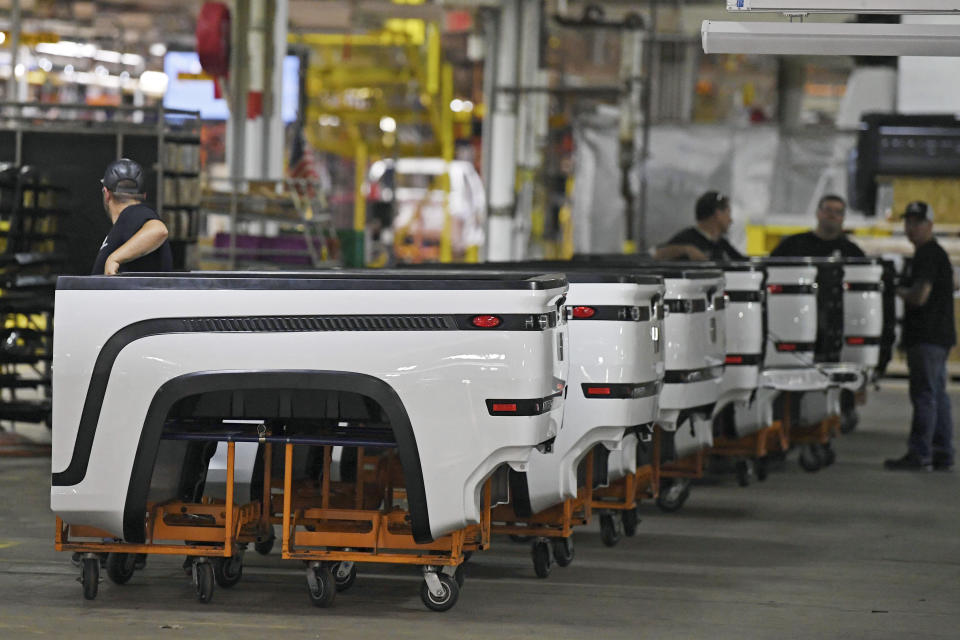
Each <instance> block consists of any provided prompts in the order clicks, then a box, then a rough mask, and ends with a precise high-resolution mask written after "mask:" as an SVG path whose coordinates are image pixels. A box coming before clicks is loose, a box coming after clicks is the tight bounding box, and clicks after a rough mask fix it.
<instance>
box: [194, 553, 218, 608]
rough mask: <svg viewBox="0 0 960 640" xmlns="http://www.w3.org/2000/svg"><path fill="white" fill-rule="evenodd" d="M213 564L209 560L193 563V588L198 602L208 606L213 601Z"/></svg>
mask: <svg viewBox="0 0 960 640" xmlns="http://www.w3.org/2000/svg"><path fill="white" fill-rule="evenodd" d="M214 584H215V581H214V577H213V563H212V562H210V561H209V560H197V561H196V562H194V563H193V588H194V590H195V591H196V593H197V600H199V601H200V602H202V603H204V604H207V603H209V602H210V601H211V600H213V585H214Z"/></svg>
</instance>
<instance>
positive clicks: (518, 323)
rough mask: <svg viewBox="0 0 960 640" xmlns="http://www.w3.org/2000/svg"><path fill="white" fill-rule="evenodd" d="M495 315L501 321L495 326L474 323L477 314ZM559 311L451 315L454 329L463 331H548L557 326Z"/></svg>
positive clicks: (478, 314)
mask: <svg viewBox="0 0 960 640" xmlns="http://www.w3.org/2000/svg"><path fill="white" fill-rule="evenodd" d="M480 315H483V316H495V317H497V318H498V319H499V320H500V323H499V324H498V325H497V326H495V327H478V326H476V325H475V324H473V319H474V318H476V317H477V316H480ZM559 315H560V314H559V313H558V312H556V311H549V312H547V313H488V314H485V313H471V314H457V315H454V316H449V317H450V318H451V319H452V321H453V323H454V326H453V328H454V329H459V330H461V331H546V330H547V329H553V328H554V327H556V326H557V323H558V321H559Z"/></svg>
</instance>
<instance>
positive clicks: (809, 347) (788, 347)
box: [774, 341, 817, 353]
mask: <svg viewBox="0 0 960 640" xmlns="http://www.w3.org/2000/svg"><path fill="white" fill-rule="evenodd" d="M774 346H775V347H776V349H777V351H779V352H780V353H794V352H797V353H803V352H804V351H815V350H816V348H817V345H816V344H815V343H813V342H786V341H784V342H775V343H774Z"/></svg>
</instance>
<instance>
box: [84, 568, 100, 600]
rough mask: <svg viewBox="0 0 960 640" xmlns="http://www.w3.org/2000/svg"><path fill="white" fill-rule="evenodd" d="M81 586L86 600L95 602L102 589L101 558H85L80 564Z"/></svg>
mask: <svg viewBox="0 0 960 640" xmlns="http://www.w3.org/2000/svg"><path fill="white" fill-rule="evenodd" d="M80 584H82V585H83V598H84V600H95V599H96V597H97V591H99V589H100V558H84V559H83V560H81V563H80Z"/></svg>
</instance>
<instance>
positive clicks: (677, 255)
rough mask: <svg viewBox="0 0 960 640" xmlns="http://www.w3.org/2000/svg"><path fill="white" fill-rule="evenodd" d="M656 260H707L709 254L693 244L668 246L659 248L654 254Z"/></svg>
mask: <svg viewBox="0 0 960 640" xmlns="http://www.w3.org/2000/svg"><path fill="white" fill-rule="evenodd" d="M653 257H654V259H655V260H678V259H687V260H707V259H708V258H707V254H705V253H704V252H703V251H700V249H697V248H696V247H695V246H693V245H692V244H667V245H664V246H662V247H657V250H656V251H655V252H654V253H653Z"/></svg>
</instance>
